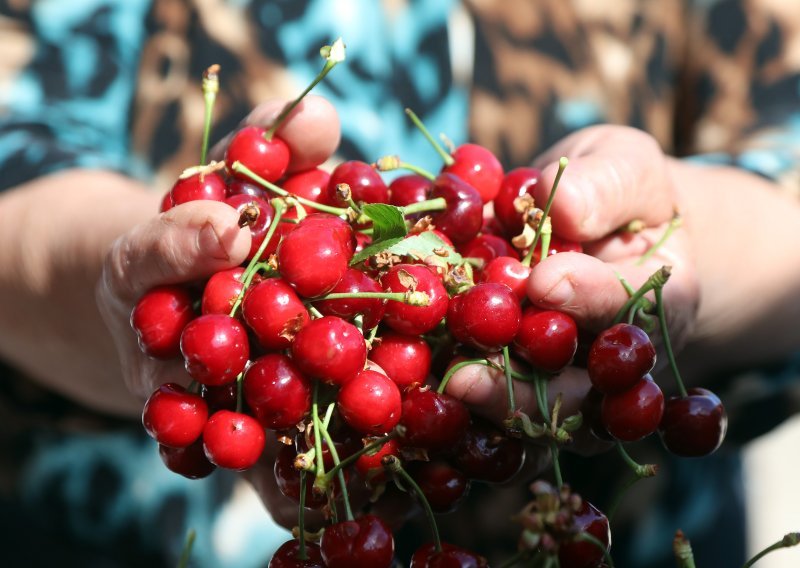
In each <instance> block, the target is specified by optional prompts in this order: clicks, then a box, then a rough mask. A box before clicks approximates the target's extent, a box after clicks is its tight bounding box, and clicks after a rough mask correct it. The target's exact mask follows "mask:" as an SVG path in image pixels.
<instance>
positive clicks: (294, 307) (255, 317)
mask: <svg viewBox="0 0 800 568" xmlns="http://www.w3.org/2000/svg"><path fill="white" fill-rule="evenodd" d="M242 317H243V318H244V321H245V323H247V326H248V327H249V328H250V329H252V330H253V332H255V334H256V337H257V338H258V342H259V343H260V344H261V345H262V346H263V347H264V348H265V349H271V350H279V349H286V348H287V347H289V345H291V343H292V339H293V338H294V336H295V334H297V332H298V331H299V330H300V329H301V328H302V327H303V326H304V325H305V324H307V323H308V322H309V321H310V320H311V317H310V316H309V315H308V310H307V309H306V307H305V305H304V304H303V302H302V301H301V300H300V298H299V297H298V296H297V293H296V292H295V291H294V288H292V287H291V286H289V284H287V283H286V281H284V280H283V279H281V278H269V279H267V280H263V281H261V282H259V283H258V284H256V285H254V286H251V287H250V288H248V290H247V292H246V293H245V295H244V300H243V301H242Z"/></svg>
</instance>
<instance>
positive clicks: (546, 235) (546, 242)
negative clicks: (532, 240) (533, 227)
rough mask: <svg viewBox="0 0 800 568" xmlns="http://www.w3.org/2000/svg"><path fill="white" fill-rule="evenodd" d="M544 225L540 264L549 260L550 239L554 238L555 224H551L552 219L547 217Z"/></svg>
mask: <svg viewBox="0 0 800 568" xmlns="http://www.w3.org/2000/svg"><path fill="white" fill-rule="evenodd" d="M542 225H543V227H542V247H541V250H542V252H541V254H540V256H539V262H542V261H543V260H544V259H545V258H547V253H548V252H550V237H552V236H553V223H551V222H550V217H545V218H544V220H543V221H542Z"/></svg>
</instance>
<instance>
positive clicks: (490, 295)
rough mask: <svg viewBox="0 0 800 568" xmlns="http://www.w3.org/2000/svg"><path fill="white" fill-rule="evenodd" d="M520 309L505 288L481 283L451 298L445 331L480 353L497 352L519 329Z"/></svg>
mask: <svg viewBox="0 0 800 568" xmlns="http://www.w3.org/2000/svg"><path fill="white" fill-rule="evenodd" d="M521 318H522V308H521V307H520V304H519V300H518V299H517V297H516V296H515V295H514V292H512V291H511V288H509V287H508V286H506V285H505V284H494V283H491V282H484V283H481V284H476V285H475V286H473V287H472V288H469V289H468V290H466V291H464V292H461V293H460V294H457V295H455V296H453V297H452V298H451V299H450V304H449V306H448V308H447V329H449V330H450V333H452V334H453V337H455V338H456V340H457V341H460V342H461V343H463V344H465V345H469V346H470V347H474V348H475V349H478V350H480V351H485V352H494V351H499V350H500V349H502V348H503V347H504V346H506V345H508V344H509V343H511V341H512V340H513V339H514V337H516V335H517V332H518V331H519V328H520V321H521Z"/></svg>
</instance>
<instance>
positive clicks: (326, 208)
mask: <svg viewBox="0 0 800 568" xmlns="http://www.w3.org/2000/svg"><path fill="white" fill-rule="evenodd" d="M231 170H233V171H234V172H237V173H240V174H243V175H245V176H247V177H248V178H250V179H251V180H253V181H254V182H256V183H257V184H259V185H260V186H262V187H265V188H267V189H268V190H270V191H271V192H273V193H276V194H278V195H280V196H281V197H291V198H292V199H295V200H297V202H298V203H301V204H303V205H305V206H306V207H310V208H312V209H316V210H317V211H322V212H323V213H330V214H331V215H336V216H337V217H339V216H342V215H347V211H348V209H347V208H344V207H333V206H331V205H325V204H323V203H317V202H316V201H311V200H310V199H306V198H305V197H300V196H299V195H294V194H291V193H289V192H288V191H286V190H285V189H283V188H282V187H280V186H277V185H275V184H274V183H272V182H269V181H267V180H265V179H264V178H262V177H261V176H259V175H258V174H257V173H255V172H254V171H252V170H251V169H250V168H248V167H247V166H245V165H244V164H243V163H241V162H240V161H238V160H237V161H235V162H233V164H232V165H231Z"/></svg>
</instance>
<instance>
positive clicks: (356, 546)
mask: <svg viewBox="0 0 800 568" xmlns="http://www.w3.org/2000/svg"><path fill="white" fill-rule="evenodd" d="M320 549H321V550H322V558H323V559H324V560H325V563H326V565H327V566H328V568H382V567H383V568H389V567H390V566H391V565H392V560H393V558H394V538H393V537H392V531H391V529H389V527H388V525H386V523H384V522H383V521H382V520H381V519H380V518H379V517H376V516H375V515H364V516H363V517H359V518H357V519H355V520H353V521H341V522H339V523H336V524H333V525H330V526H329V527H326V528H325V532H324V533H322V540H321V541H320Z"/></svg>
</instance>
